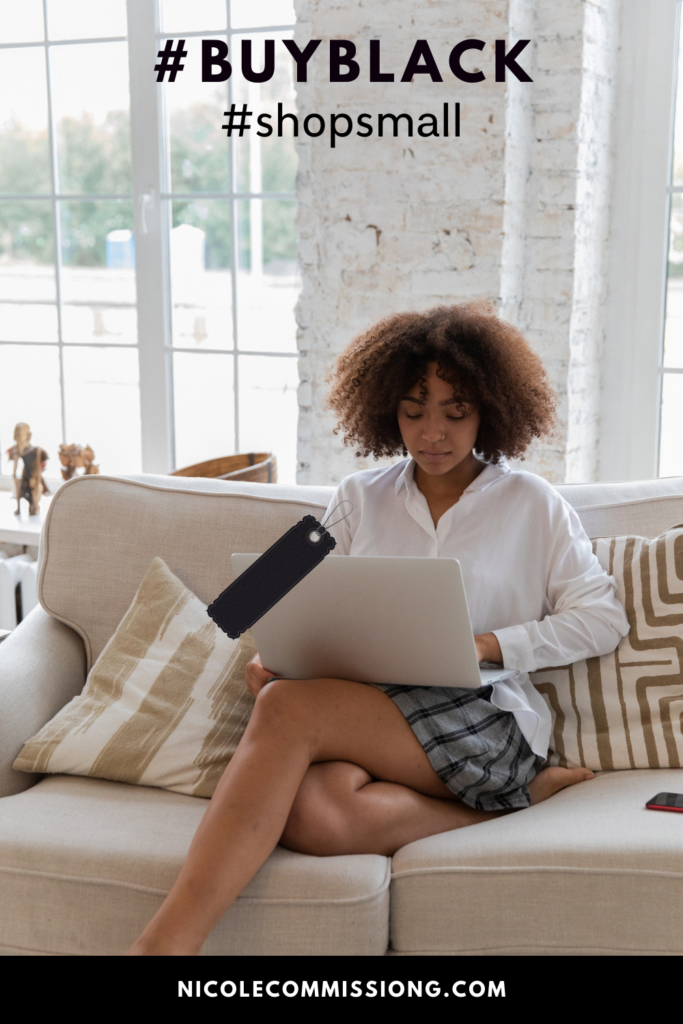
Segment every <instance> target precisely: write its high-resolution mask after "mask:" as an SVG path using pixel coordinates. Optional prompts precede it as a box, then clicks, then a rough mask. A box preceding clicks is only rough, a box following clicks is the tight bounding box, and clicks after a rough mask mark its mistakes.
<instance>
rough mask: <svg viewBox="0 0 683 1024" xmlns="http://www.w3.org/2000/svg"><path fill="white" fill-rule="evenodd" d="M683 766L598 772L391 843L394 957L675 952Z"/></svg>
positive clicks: (681, 903)
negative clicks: (651, 806) (658, 800)
mask: <svg viewBox="0 0 683 1024" xmlns="http://www.w3.org/2000/svg"><path fill="white" fill-rule="evenodd" d="M661 791H669V792H683V771H682V770H680V769H678V770H676V769H659V770H651V769H645V770H640V771H638V770H637V771H624V772H602V773H600V774H599V775H597V776H596V777H595V778H594V779H593V780H592V781H590V782H584V783H581V784H579V785H576V786H572V787H571V788H569V789H565V790H562V791H561V792H560V793H558V794H556V795H555V796H553V797H552V798H551V799H550V800H546V801H544V802H543V803H540V804H537V805H536V806H534V807H529V808H527V809H525V810H522V811H516V812H515V813H514V814H509V815H505V816H504V817H500V818H496V819H495V820H493V821H487V822H484V823H483V824H481V825H474V826H470V827H469V828H463V829H458V830H456V831H454V832H444V833H443V834H441V835H438V836H432V837H431V838H429V839H422V840H420V841H419V842H416V843H411V844H410V845H409V846H405V847H404V848H403V849H402V850H399V851H398V853H397V854H396V855H395V857H394V862H393V880H392V886H391V919H392V926H391V942H392V948H393V950H394V951H396V952H398V953H399V954H405V955H414V954H416V953H423V954H425V953H436V954H454V955H464V954H469V955H491V954H503V955H510V954H513V955H514V954H532V955H559V954H576V955H581V954H605V955H607V954H631V955H638V954H669V955H671V954H677V955H680V954H683V815H681V814H673V813H666V812H663V811H649V810H646V808H645V806H644V805H645V802H646V800H648V799H650V798H651V797H652V796H654V795H655V793H658V792H661Z"/></svg>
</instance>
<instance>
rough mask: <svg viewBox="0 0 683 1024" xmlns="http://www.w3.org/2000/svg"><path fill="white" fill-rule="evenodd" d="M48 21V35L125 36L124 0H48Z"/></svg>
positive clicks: (84, 36)
mask: <svg viewBox="0 0 683 1024" xmlns="http://www.w3.org/2000/svg"><path fill="white" fill-rule="evenodd" d="M21 2H22V3H24V2H25V0H21ZM47 23H48V28H47V31H48V37H49V38H50V39H100V38H101V37H102V36H125V35H126V33H127V24H126V0H97V3H93V0H47Z"/></svg>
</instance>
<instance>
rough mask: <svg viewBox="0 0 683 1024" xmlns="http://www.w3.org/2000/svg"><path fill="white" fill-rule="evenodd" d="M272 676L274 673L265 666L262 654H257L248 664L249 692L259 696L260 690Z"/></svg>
mask: <svg viewBox="0 0 683 1024" xmlns="http://www.w3.org/2000/svg"><path fill="white" fill-rule="evenodd" d="M272 678H273V673H272V672H269V671H268V669H267V668H264V667H263V665H262V664H261V658H260V656H259V655H258V654H255V655H254V657H253V658H252V659H251V661H250V662H249V664H248V665H247V675H246V680H247V689H248V690H249V693H250V694H252V696H254V697H257V696H258V694H259V691H260V690H262V689H263V687H264V686H266V685H267V684H268V683H269V682H270V680H271V679H272Z"/></svg>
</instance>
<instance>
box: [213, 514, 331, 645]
mask: <svg viewBox="0 0 683 1024" xmlns="http://www.w3.org/2000/svg"><path fill="white" fill-rule="evenodd" d="M335 544H336V541H335V539H334V537H332V536H330V534H329V533H328V532H327V530H326V529H325V528H324V526H321V525H320V523H319V522H318V520H317V519H316V518H315V516H304V517H303V519H302V520H301V521H300V522H298V523H297V524H296V525H295V526H293V527H292V528H291V530H287V533H284V534H283V535H282V537H280V539H279V540H276V541H275V543H274V544H272V545H271V546H270V547H269V548H268V550H267V551H264V553H263V554H262V555H261V557H260V558H259V559H258V560H257V561H256V562H254V564H253V565H250V566H249V568H248V569H246V570H245V571H244V572H243V573H242V575H241V576H238V577H237V579H236V580H235V581H234V583H231V584H230V586H229V587H227V588H226V589H225V590H224V591H223V593H222V594H221V595H220V597H217V598H216V600H215V601H213V602H212V603H211V604H210V605H209V607H208V608H207V609H206V610H207V612H208V613H209V615H210V616H211V618H212V619H213V621H214V622H215V623H216V625H217V626H220V628H221V629H222V630H223V632H225V633H227V634H228V636H229V637H232V639H233V640H236V639H237V637H239V636H241V635H242V633H244V631H245V630H247V629H249V628H250V627H251V626H253V625H254V623H255V622H258V620H259V619H260V618H261V617H262V616H263V615H265V614H266V612H267V611H269V610H270V609H271V608H272V607H273V605H275V604H277V603H278V601H279V600H280V598H282V597H284V596H285V594H287V593H288V592H289V591H290V590H292V588H293V587H295V586H296V585H297V583H300V582H301V580H302V579H303V578H304V576H307V575H308V573H309V572H311V570H312V569H315V567H316V565H320V563H321V562H322V560H323V558H324V557H325V555H327V554H328V553H329V552H330V551H331V550H332V548H333V547H334V546H335Z"/></svg>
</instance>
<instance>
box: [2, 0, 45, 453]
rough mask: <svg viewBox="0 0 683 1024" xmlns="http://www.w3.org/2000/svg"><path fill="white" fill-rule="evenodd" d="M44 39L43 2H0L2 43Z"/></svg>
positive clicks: (11, 0) (29, 0) (12, 0)
mask: <svg viewBox="0 0 683 1024" xmlns="http://www.w3.org/2000/svg"><path fill="white" fill-rule="evenodd" d="M43 38H44V35H43V0H21V3H17V0H0V43H35V42H40V41H41V40H42V39H43ZM3 60H4V57H3ZM43 447H44V446H43Z"/></svg>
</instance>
